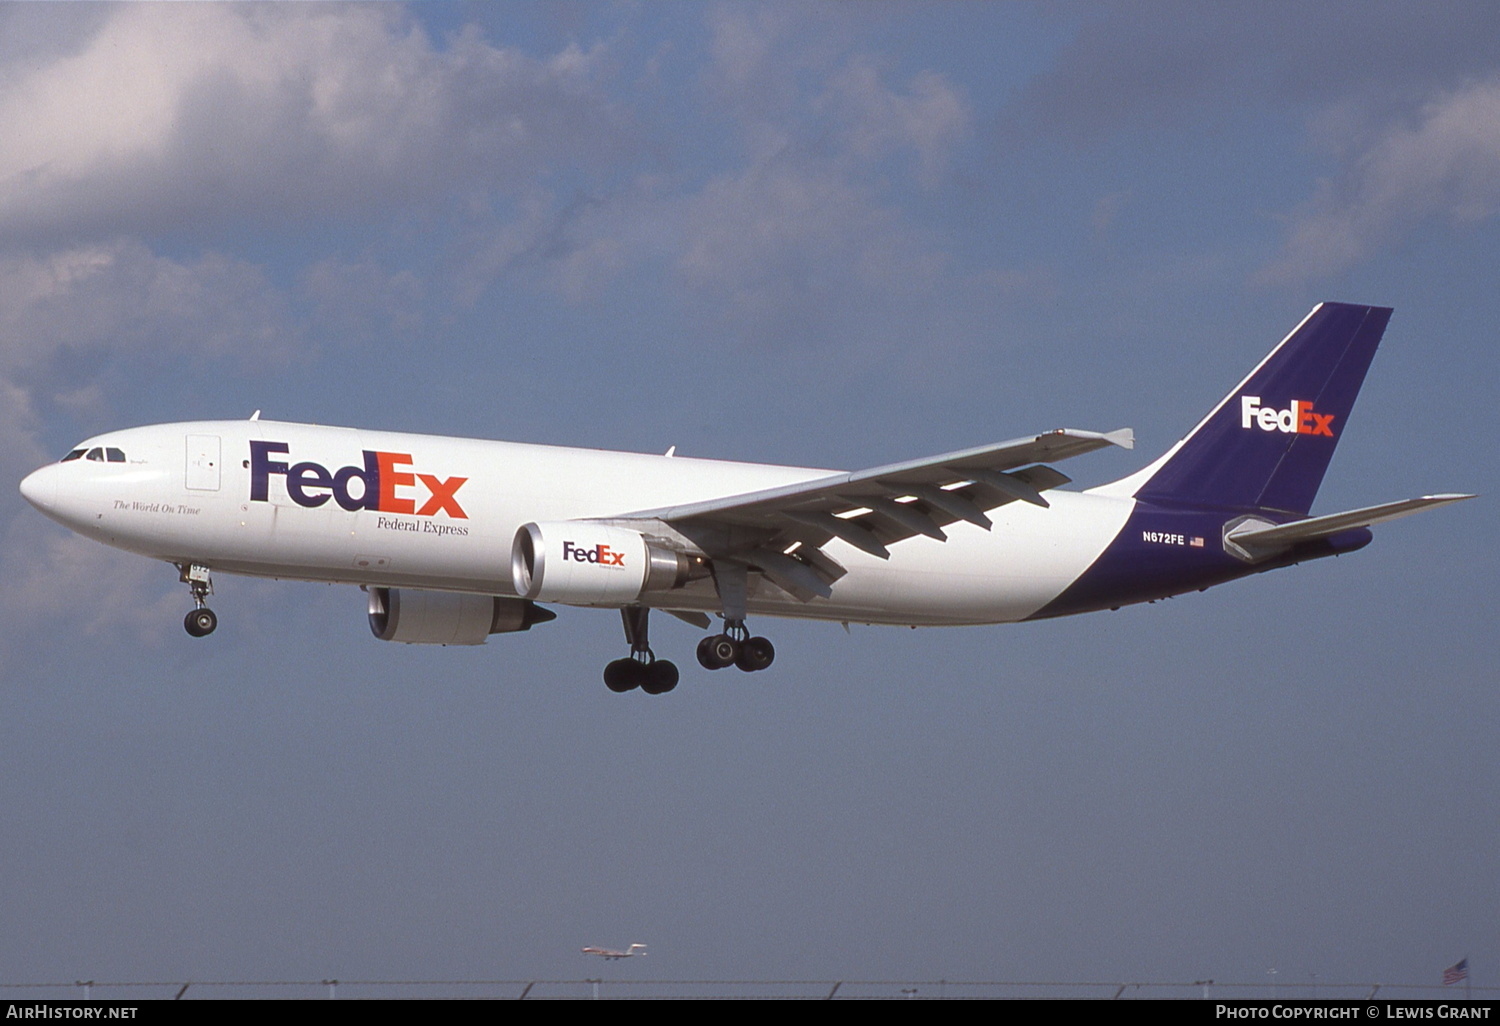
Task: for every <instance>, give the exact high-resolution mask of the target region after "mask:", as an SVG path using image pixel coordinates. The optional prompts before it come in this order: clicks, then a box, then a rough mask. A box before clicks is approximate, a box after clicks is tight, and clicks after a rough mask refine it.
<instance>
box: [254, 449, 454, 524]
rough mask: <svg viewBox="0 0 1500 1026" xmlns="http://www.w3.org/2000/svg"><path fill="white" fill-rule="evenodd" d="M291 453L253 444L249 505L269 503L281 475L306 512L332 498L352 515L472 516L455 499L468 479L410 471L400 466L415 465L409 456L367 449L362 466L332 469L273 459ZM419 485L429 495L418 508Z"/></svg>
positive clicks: (291, 496)
mask: <svg viewBox="0 0 1500 1026" xmlns="http://www.w3.org/2000/svg"><path fill="white" fill-rule="evenodd" d="M288 451H290V447H289V446H288V445H287V444H286V443H285V442H251V443H250V501H251V502H268V501H270V500H269V495H270V491H271V478H272V477H280V478H282V479H283V483H284V484H285V485H286V493H287V495H288V496H289V497H290V498H291V500H292V501H293V502H295V503H296V504H297V505H299V506H305V507H307V508H308V509H316V508H317V507H319V506H321V505H323V504H324V503H325V502H327V501H328V500H329V499H330V498H331V499H333V500H334V501H335V502H337V503H338V504H339V505H340V506H342V507H343V508H344V509H347V510H349V511H350V512H351V513H352V512H353V511H355V510H360V509H368V510H376V511H378V512H381V513H411V514H414V515H416V516H419V517H435V516H437V515H438V514H439V513H446V514H447V515H448V516H450V517H453V518H455V519H458V520H467V519H469V514H467V513H465V512H464V508H463V507H462V506H460V505H459V504H458V500H457V499H456V498H454V495H455V494H456V493H457V492H458V490H459V489H460V488H462V487H463V484H464V482H465V481H467V480H468V478H466V477H449V478H439V477H434V476H433V475H431V474H411V473H407V472H406V471H404V470H402V469H400V468H402V467H409V466H411V455H410V454H409V453H404V452H371V451H370V450H369V449H366V450H364V452H363V455H364V466H363V467H340V468H339V469H338V470H336V471H329V469H328V468H327V467H325V466H323V465H322V464H321V463H312V462H304V463H293V464H291V465H290V466H289V465H287V464H286V463H284V462H282V461H281V460H277V459H272V457H273V456H274V455H277V454H280V453H285V452H288ZM418 481H421V482H422V488H424V489H425V490H426V493H427V494H426V497H425V498H423V501H422V505H421V506H420V507H418V506H417V499H418V498H422V495H421V493H420V492H418V491H413V490H414V489H416V488H417V482H418ZM355 482H358V484H357V485H356V484H355ZM356 493H358V494H356Z"/></svg>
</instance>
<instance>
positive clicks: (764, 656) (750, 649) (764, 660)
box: [734, 638, 776, 673]
mask: <svg viewBox="0 0 1500 1026" xmlns="http://www.w3.org/2000/svg"><path fill="white" fill-rule="evenodd" d="M775 658H776V646H775V645H772V644H771V641H770V639H769V638H750V639H748V640H747V641H746V642H745V643H744V644H743V645H741V646H740V657H739V658H738V659H736V660H735V661H734V665H736V666H738V667H739V668H740V669H742V670H744V671H745V672H746V673H755V672H756V671H757V670H764V669H765V668H766V667H767V666H770V665H771V663H772V661H774V660H775Z"/></svg>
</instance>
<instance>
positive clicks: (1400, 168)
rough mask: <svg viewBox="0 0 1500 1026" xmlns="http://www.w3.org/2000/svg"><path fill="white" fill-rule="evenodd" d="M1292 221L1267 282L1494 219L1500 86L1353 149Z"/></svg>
mask: <svg viewBox="0 0 1500 1026" xmlns="http://www.w3.org/2000/svg"><path fill="white" fill-rule="evenodd" d="M1347 159H1348V166H1346V167H1345V168H1344V170H1343V172H1342V173H1341V174H1340V175H1339V176H1337V177H1335V178H1333V179H1330V180H1327V181H1324V182H1323V183H1321V185H1320V187H1319V189H1318V194H1317V196H1316V197H1315V198H1314V199H1313V200H1312V201H1311V202H1310V203H1309V204H1308V205H1307V207H1306V208H1305V209H1304V210H1302V211H1301V212H1300V213H1299V214H1298V215H1297V216H1296V217H1295V218H1294V220H1293V222H1292V225H1291V229H1290V231H1289V234H1288V238H1287V242H1286V245H1285V248H1284V250H1283V253H1282V255H1281V257H1280V258H1279V259H1278V260H1277V261H1276V263H1275V264H1273V265H1272V266H1271V267H1270V268H1268V269H1267V270H1266V272H1265V277H1267V278H1268V279H1275V280H1284V279H1289V278H1292V279H1295V278H1307V277H1316V276H1318V275H1323V274H1329V273H1332V272H1336V271H1339V270H1342V269H1344V268H1346V267H1349V266H1351V265H1353V264H1356V263H1358V262H1360V261H1362V260H1364V259H1366V258H1367V257H1369V256H1370V255H1371V254H1372V253H1374V252H1375V251H1376V250H1378V249H1379V248H1380V247H1381V246H1382V245H1385V244H1386V243H1388V242H1389V241H1390V240H1392V239H1393V238H1395V237H1397V236H1399V235H1401V234H1403V233H1405V232H1407V231H1409V230H1411V229H1412V228H1413V227H1414V226H1416V225H1417V224H1419V223H1420V222H1422V221H1425V220H1428V219H1430V218H1434V217H1438V218H1447V219H1449V220H1450V221H1453V222H1460V223H1462V222H1474V221H1482V220H1488V219H1490V218H1492V217H1494V216H1495V215H1496V213H1497V212H1500V80H1494V79H1491V80H1488V81H1483V82H1476V83H1473V84H1470V85H1468V86H1466V87H1464V88H1462V89H1459V90H1456V91H1454V92H1452V93H1449V94H1447V95H1444V96H1442V97H1440V98H1438V99H1436V100H1434V101H1432V102H1431V103H1429V104H1427V106H1426V107H1424V108H1423V109H1422V111H1421V113H1420V114H1419V116H1418V117H1417V118H1416V119H1415V122H1414V123H1411V124H1401V125H1396V126H1393V127H1390V128H1388V129H1387V130H1385V131H1384V132H1382V133H1379V134H1377V135H1376V136H1375V138H1373V140H1372V141H1370V142H1369V143H1368V144H1367V145H1366V146H1365V147H1364V148H1362V149H1359V150H1355V151H1353V152H1351V153H1350V154H1349V156H1348V158H1347Z"/></svg>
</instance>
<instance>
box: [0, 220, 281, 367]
mask: <svg viewBox="0 0 1500 1026" xmlns="http://www.w3.org/2000/svg"><path fill="white" fill-rule="evenodd" d="M297 343H298V337H297V332H296V331H295V329H294V328H293V326H292V324H291V321H290V318H289V316H288V313H287V310H286V302H285V300H284V299H283V297H282V296H281V295H280V293H279V292H278V291H277V290H276V289H275V288H274V287H273V286H272V285H271V283H270V282H268V281H267V280H266V279H265V277H264V275H263V274H262V273H261V272H260V270H259V269H258V268H256V267H255V266H254V265H252V264H248V263H245V262H243V261H239V260H234V259H232V258H230V257H226V256H223V255H221V254H216V253H208V254H205V255H203V256H200V257H198V258H197V259H194V260H191V261H178V260H173V259H171V258H169V257H164V256H158V255H156V254H154V253H152V252H151V251H150V250H148V249H147V248H146V247H145V246H143V245H142V244H140V243H138V242H131V241H127V240H116V241H113V242H108V243H91V244H86V245H80V246H73V247H70V248H67V249H62V250H58V251H56V252H53V253H50V254H47V255H42V256H33V255H9V256H0V367H4V368H6V369H7V370H8V371H9V372H10V373H11V374H13V375H21V376H22V378H23V379H26V380H35V379H38V378H44V377H46V375H47V371H48V368H49V367H51V366H52V364H53V361H54V360H55V359H56V357H57V356H58V354H59V353H60V352H62V351H64V350H66V351H68V352H71V353H73V354H75V355H76V354H84V353H90V352H92V353H100V352H105V351H114V350H129V349H161V350H168V351H174V352H181V353H184V354H187V355H192V354H196V353H202V354H206V355H214V356H222V355H225V354H233V355H234V356H235V357H236V359H237V360H244V361H246V362H253V361H260V360H264V359H268V358H269V359H272V360H284V359H286V358H287V357H288V356H289V355H290V354H292V353H294V352H295V351H296V347H297ZM69 378H70V382H71V385H70V387H78V385H79V384H81V382H82V381H83V380H86V378H87V373H86V372H84V373H82V374H80V373H78V367H77V366H76V365H75V366H74V367H73V368H71V371H70V375H69Z"/></svg>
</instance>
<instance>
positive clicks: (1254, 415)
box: [1240, 395, 1334, 438]
mask: <svg viewBox="0 0 1500 1026" xmlns="http://www.w3.org/2000/svg"><path fill="white" fill-rule="evenodd" d="M1333 416H1334V415H1333V414H1331V413H1315V412H1314V411H1313V404H1312V403H1310V402H1308V401H1307V400H1306V399H1293V400H1292V405H1290V406H1288V407H1287V408H1286V409H1284V410H1277V409H1274V408H1272V407H1270V406H1262V405H1261V404H1260V396H1258V395H1242V396H1240V427H1242V428H1246V429H1248V428H1250V427H1251V426H1252V425H1253V426H1255V427H1258V428H1260V429H1261V430H1262V431H1280V432H1281V433H1282V434H1287V435H1292V434H1296V435H1325V436H1327V437H1328V438H1332V437H1333Z"/></svg>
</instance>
